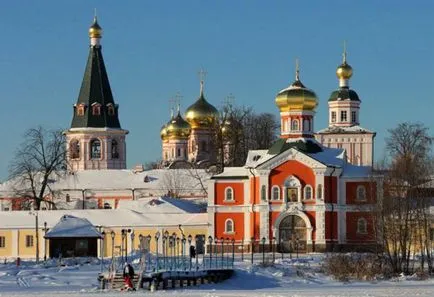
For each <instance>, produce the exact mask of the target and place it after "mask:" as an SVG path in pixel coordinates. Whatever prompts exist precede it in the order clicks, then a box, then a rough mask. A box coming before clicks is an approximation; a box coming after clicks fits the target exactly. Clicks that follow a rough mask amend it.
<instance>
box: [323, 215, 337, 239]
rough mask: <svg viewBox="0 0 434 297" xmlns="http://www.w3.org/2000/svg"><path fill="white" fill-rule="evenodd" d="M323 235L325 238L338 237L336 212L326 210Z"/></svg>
mask: <svg viewBox="0 0 434 297" xmlns="http://www.w3.org/2000/svg"><path fill="white" fill-rule="evenodd" d="M331 224H333V226H331ZM332 230H333V232H332ZM332 236H333V238H332ZM325 237H326V238H325V239H326V240H330V239H338V215H337V213H336V212H333V213H332V212H330V211H327V212H326V213H325Z"/></svg>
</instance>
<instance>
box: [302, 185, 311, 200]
mask: <svg viewBox="0 0 434 297" xmlns="http://www.w3.org/2000/svg"><path fill="white" fill-rule="evenodd" d="M303 197H304V199H312V187H311V186H310V185H307V186H305V187H304V196H303Z"/></svg>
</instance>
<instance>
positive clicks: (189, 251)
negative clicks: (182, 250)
mask: <svg viewBox="0 0 434 297" xmlns="http://www.w3.org/2000/svg"><path fill="white" fill-rule="evenodd" d="M187 239H188V255H189V257H188V258H189V262H190V263H189V268H188V271H191V256H192V255H191V240H192V239H193V237H192V236H191V234H189V235H188V238H187Z"/></svg>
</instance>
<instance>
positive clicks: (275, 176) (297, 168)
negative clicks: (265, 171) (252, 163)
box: [268, 160, 316, 197]
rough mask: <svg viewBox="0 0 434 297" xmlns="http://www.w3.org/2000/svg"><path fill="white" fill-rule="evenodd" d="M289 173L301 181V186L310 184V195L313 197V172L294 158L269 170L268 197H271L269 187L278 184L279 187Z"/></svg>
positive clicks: (314, 194) (314, 195)
mask: <svg viewBox="0 0 434 297" xmlns="http://www.w3.org/2000/svg"><path fill="white" fill-rule="evenodd" d="M290 175H293V176H295V177H296V178H298V179H299V180H300V182H301V185H302V187H304V186H305V185H306V184H309V185H311V186H312V189H313V191H312V195H313V197H316V193H315V191H316V189H315V174H314V172H313V170H312V169H311V168H309V167H308V166H306V165H304V164H303V163H300V162H298V161H295V160H289V161H286V162H285V163H283V164H281V165H279V166H278V167H276V168H274V169H273V170H272V171H271V173H270V177H269V178H270V180H269V184H270V187H269V189H268V195H269V197H271V196H270V195H271V188H272V187H273V186H274V185H278V186H279V187H281V186H282V185H283V184H284V182H285V180H286V179H287V178H288V177H289V176H290ZM281 192H282V191H281ZM282 194H283V193H281V197H283V196H282Z"/></svg>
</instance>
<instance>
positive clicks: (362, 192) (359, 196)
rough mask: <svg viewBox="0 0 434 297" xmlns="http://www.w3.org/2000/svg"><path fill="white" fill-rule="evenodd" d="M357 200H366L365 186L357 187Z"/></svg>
mask: <svg viewBox="0 0 434 297" xmlns="http://www.w3.org/2000/svg"><path fill="white" fill-rule="evenodd" d="M357 201H366V188H365V186H358V187H357Z"/></svg>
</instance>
